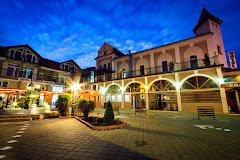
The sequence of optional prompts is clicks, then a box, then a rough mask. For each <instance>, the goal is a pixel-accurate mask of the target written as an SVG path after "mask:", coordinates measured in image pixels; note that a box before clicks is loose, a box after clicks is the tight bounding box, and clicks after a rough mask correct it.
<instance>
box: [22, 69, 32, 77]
mask: <svg viewBox="0 0 240 160" xmlns="http://www.w3.org/2000/svg"><path fill="white" fill-rule="evenodd" d="M32 74H33V71H32V69H31V68H24V69H23V73H22V77H23V78H29V79H31V78H32Z"/></svg>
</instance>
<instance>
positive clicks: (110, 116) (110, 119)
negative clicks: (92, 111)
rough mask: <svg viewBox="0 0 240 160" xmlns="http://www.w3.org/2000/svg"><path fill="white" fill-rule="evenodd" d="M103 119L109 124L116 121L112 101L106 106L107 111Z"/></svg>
mask: <svg viewBox="0 0 240 160" xmlns="http://www.w3.org/2000/svg"><path fill="white" fill-rule="evenodd" d="M103 121H104V122H105V123H106V124H107V125H109V124H111V123H112V122H113V121H114V113H113V108H112V104H111V102H110V101H109V102H108V103H107V107H106V110H105V113H104V117H103Z"/></svg>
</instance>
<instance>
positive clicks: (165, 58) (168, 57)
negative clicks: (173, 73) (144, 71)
mask: <svg viewBox="0 0 240 160" xmlns="http://www.w3.org/2000/svg"><path fill="white" fill-rule="evenodd" d="M163 61H167V63H169V62H170V61H172V62H173V57H172V56H171V55H170V54H169V53H162V54H160V55H159V56H158V58H157V65H158V66H162V62H163Z"/></svg>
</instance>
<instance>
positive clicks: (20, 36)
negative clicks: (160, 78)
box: [0, 0, 240, 68]
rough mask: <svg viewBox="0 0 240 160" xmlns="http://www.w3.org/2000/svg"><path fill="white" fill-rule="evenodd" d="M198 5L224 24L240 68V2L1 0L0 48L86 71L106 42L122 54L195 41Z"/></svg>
mask: <svg viewBox="0 0 240 160" xmlns="http://www.w3.org/2000/svg"><path fill="white" fill-rule="evenodd" d="M33 2H34V3H33ZM202 3H204V6H205V7H206V8H207V9H208V11H210V12H211V13H212V14H213V15H215V16H216V17H218V18H220V19H222V20H223V23H222V25H221V28H222V34H223V40H224V44H225V50H226V51H229V50H234V51H235V53H236V54H237V58H238V66H239V67H240V45H239V43H240V42H239V41H240V40H239V37H240V32H239V29H238V28H239V27H238V26H239V25H240V1H239V0H165V1H163V0H162V1H160V0H158V1H156V0H155V1H154V0H145V1H144V0H95V1H93V0H86V1H84V0H59V1H53V0H38V1H37V0H1V1H0V19H1V20H0V45H1V46H9V45H19V44H29V45H30V46H31V47H32V48H33V49H34V50H36V51H37V52H38V53H39V54H40V55H42V56H43V57H45V58H48V59H52V60H55V61H58V62H61V61H65V60H68V59H74V60H75V61H76V62H77V63H78V64H79V65H80V67H81V68H86V67H90V66H95V63H96V62H95V60H94V58H95V57H96V56H97V51H98V49H99V47H100V46H101V45H102V44H103V43H104V41H106V42H108V43H109V44H111V45H113V46H115V47H116V48H118V49H119V50H120V51H122V52H123V53H125V54H126V53H128V50H131V51H132V53H134V52H136V51H141V50H144V49H149V48H152V47H156V46H160V45H163V44H167V43H170V42H174V41H178V40H182V39H186V38H189V37H193V36H194V34H193V31H192V30H193V28H194V27H195V25H196V24H197V21H198V18H199V16H200V13H201V10H202V5H201V4H202Z"/></svg>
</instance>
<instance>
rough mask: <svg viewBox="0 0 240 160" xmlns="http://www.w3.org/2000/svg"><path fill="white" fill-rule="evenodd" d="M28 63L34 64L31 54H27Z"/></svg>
mask: <svg viewBox="0 0 240 160" xmlns="http://www.w3.org/2000/svg"><path fill="white" fill-rule="evenodd" d="M26 60H27V62H30V63H31V62H32V55H31V54H27V58H26Z"/></svg>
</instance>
